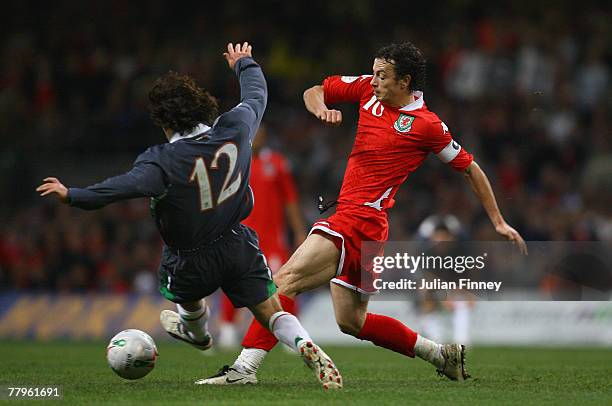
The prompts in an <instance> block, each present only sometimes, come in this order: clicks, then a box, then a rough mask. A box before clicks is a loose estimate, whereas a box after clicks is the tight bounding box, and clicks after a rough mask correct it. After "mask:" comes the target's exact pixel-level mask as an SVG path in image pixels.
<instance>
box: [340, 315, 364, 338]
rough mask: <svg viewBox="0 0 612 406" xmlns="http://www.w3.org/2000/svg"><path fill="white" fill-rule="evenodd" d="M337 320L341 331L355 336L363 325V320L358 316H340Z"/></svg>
mask: <svg viewBox="0 0 612 406" xmlns="http://www.w3.org/2000/svg"><path fill="white" fill-rule="evenodd" d="M336 322H337V323H338V327H339V328H340V331H342V332H343V333H344V334H348V335H351V336H354V337H357V336H358V335H359V332H360V331H361V328H362V327H363V321H362V320H360V318H358V317H347V318H339V319H338V320H336Z"/></svg>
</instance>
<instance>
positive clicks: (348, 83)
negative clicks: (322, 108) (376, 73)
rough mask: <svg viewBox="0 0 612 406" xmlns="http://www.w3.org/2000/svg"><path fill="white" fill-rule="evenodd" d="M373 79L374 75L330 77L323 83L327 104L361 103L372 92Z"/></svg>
mask: <svg viewBox="0 0 612 406" xmlns="http://www.w3.org/2000/svg"><path fill="white" fill-rule="evenodd" d="M371 78H372V75H361V76H330V77H328V78H326V79H325V80H324V81H323V94H324V95H325V104H334V103H342V102H358V101H360V100H361V99H362V97H363V96H364V95H365V94H366V92H370V93H371V92H372V86H370V79H371Z"/></svg>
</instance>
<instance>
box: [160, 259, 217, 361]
mask: <svg viewBox="0 0 612 406" xmlns="http://www.w3.org/2000/svg"><path fill="white" fill-rule="evenodd" d="M158 273H159V286H160V288H159V291H160V293H161V294H162V295H163V296H164V297H165V298H166V299H168V300H170V301H171V302H173V303H176V306H177V310H178V312H174V311H172V310H163V311H162V312H161V314H160V316H159V319H160V322H161V324H162V327H163V328H164V330H166V332H167V333H168V334H170V335H171V336H172V337H173V338H176V339H178V340H181V341H184V342H187V343H189V344H191V345H192V346H194V347H196V348H198V349H200V350H207V349H209V348H210V347H211V346H212V338H211V336H210V334H209V333H208V315H209V311H208V307H207V306H206V302H205V300H203V299H201V298H203V297H206V296H207V295H208V294H210V293H211V292H213V291H214V290H215V289H216V286H205V285H203V284H202V282H201V280H200V276H199V272H198V271H197V270H196V268H195V267H194V265H193V258H181V257H180V256H179V255H178V254H177V253H175V252H173V251H172V250H170V249H169V248H168V247H164V249H163V251H162V259H161V263H160V267H159V271H158Z"/></svg>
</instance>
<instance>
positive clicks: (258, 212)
mask: <svg viewBox="0 0 612 406" xmlns="http://www.w3.org/2000/svg"><path fill="white" fill-rule="evenodd" d="M249 182H250V184H251V188H252V189H253V195H254V196H255V204H254V205H253V211H252V212H251V214H250V215H249V217H247V218H246V219H245V220H244V221H243V223H244V224H246V225H247V226H249V227H251V228H253V229H255V231H257V234H258V235H259V244H260V247H261V250H262V251H263V253H264V254H265V255H266V256H268V257H271V256H273V255H274V254H277V255H280V256H281V257H283V258H281V260H284V257H286V256H287V252H288V250H289V246H288V243H287V239H286V236H287V224H286V221H285V214H286V213H285V207H286V206H287V204H289V203H294V202H296V201H297V192H296V190H295V184H294V182H293V177H292V176H291V172H290V170H289V165H288V163H287V160H286V159H285V158H284V157H283V156H282V155H280V154H279V153H277V152H273V151H272V150H270V149H268V148H264V149H262V150H261V151H260V153H259V154H258V155H253V161H252V165H251V177H250V180H249Z"/></svg>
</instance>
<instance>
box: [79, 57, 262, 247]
mask: <svg viewBox="0 0 612 406" xmlns="http://www.w3.org/2000/svg"><path fill="white" fill-rule="evenodd" d="M234 68H235V70H236V73H237V75H238V77H239V81H240V94H241V98H240V103H239V104H238V105H237V106H236V107H234V108H233V109H231V110H230V111H228V112H226V113H224V114H222V115H221V116H219V118H218V119H217V120H216V121H215V123H214V125H213V126H212V128H208V127H206V126H204V125H199V126H198V127H197V128H196V130H195V131H194V132H193V133H192V134H188V135H185V136H181V137H174V138H176V139H173V140H171V141H172V142H170V143H165V144H161V145H156V146H153V147H151V148H149V149H148V150H146V151H145V152H144V153H142V154H141V155H139V156H138V158H137V159H136V161H135V162H134V166H133V168H132V170H130V171H129V172H127V173H125V174H123V175H120V176H116V177H113V178H110V179H107V180H105V181H103V182H101V183H98V184H95V185H92V186H89V187H86V188H82V189H81V188H70V189H69V190H68V198H69V201H70V204H71V205H72V206H76V207H80V208H83V209H97V208H100V207H102V206H105V205H107V204H109V203H113V202H116V201H119V200H125V199H132V198H137V197H150V198H151V209H152V214H153V217H154V218H155V221H156V223H157V227H158V229H159V231H160V233H161V235H162V237H163V239H164V241H165V242H166V244H167V245H169V246H170V247H173V248H179V249H193V248H197V247H200V246H201V245H203V244H206V243H207V242H210V241H213V240H215V239H216V238H218V237H219V236H220V235H221V234H223V232H225V231H226V230H228V229H229V228H230V227H232V226H233V225H235V224H237V223H239V222H240V221H241V220H243V219H244V218H246V217H247V216H248V215H249V213H250V212H251V209H252V207H253V195H252V192H251V189H250V187H249V184H248V182H249V175H250V168H251V142H252V140H253V137H254V136H255V133H256V132H257V128H258V127H259V124H260V122H261V119H262V116H263V113H264V110H265V108H266V102H267V87H266V81H265V79H264V76H263V72H262V71H261V68H260V67H259V65H258V64H257V63H256V62H255V61H254V60H253V59H252V58H241V59H239V60H238V62H237V63H236V65H235V67H234Z"/></svg>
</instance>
